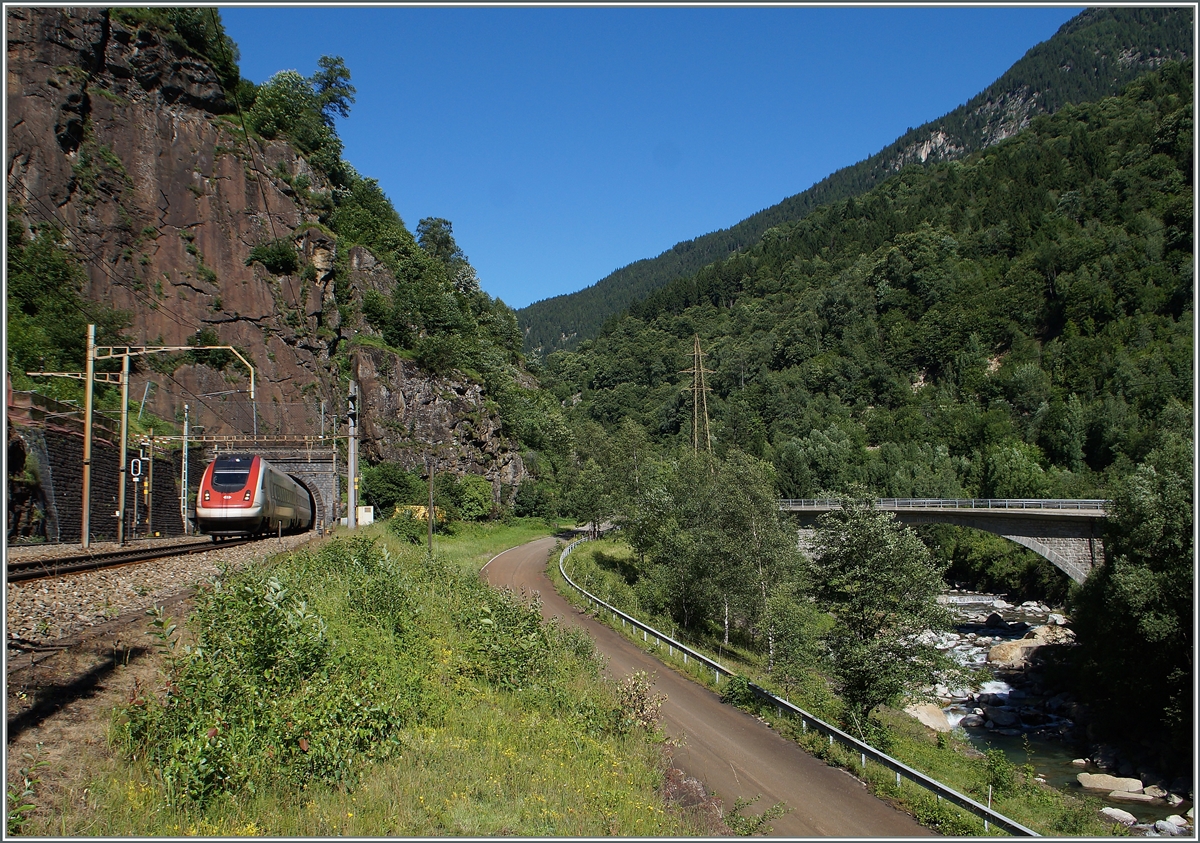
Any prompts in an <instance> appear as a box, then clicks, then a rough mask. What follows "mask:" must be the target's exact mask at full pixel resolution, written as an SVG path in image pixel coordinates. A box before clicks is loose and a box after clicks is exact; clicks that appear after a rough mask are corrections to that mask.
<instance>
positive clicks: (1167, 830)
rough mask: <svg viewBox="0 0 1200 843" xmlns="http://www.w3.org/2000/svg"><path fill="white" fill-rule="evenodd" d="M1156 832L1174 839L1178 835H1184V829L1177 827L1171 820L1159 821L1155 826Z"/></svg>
mask: <svg viewBox="0 0 1200 843" xmlns="http://www.w3.org/2000/svg"><path fill="white" fill-rule="evenodd" d="M1154 830H1155V831H1157V832H1158V833H1159V834H1169V835H1171V836H1172V837H1174V836H1175V835H1177V834H1183V832H1184V829H1182V828H1180V827H1179V826H1177V825H1175V823H1173V822H1171V821H1170V820H1159V821H1158V822H1156V823H1155V824H1154Z"/></svg>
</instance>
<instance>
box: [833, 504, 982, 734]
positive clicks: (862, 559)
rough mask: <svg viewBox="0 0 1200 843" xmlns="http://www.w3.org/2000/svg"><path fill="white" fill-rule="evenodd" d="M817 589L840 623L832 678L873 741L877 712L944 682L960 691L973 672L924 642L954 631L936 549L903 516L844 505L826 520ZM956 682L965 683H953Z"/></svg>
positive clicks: (866, 506) (857, 723) (859, 729)
mask: <svg viewBox="0 0 1200 843" xmlns="http://www.w3.org/2000/svg"><path fill="white" fill-rule="evenodd" d="M811 581H812V582H813V583H814V584H815V587H814V588H813V589H812V591H813V593H814V595H815V596H816V598H817V601H818V602H819V604H820V605H821V606H824V607H827V609H828V611H829V613H830V614H831V615H832V616H833V618H834V623H833V627H832V628H831V629H830V631H829V632H828V633H827V636H826V640H827V642H828V645H829V672H830V674H831V676H832V677H833V679H834V683H835V687H836V688H837V690H838V692H839V694H840V695H841V697H842V700H843V702H844V703H845V704H846V707H847V709H848V711H849V713H850V715H851V720H852V721H853V723H854V725H855V726H856V727H857V729H856V731H857V733H858V734H859V735H860V736H861V737H862V738H863V739H868V738H867V735H868V734H869V732H870V731H871V722H870V718H871V712H872V711H874V710H875V709H876V708H877V707H879V706H881V705H896V704H897V703H899V702H900V701H902V700H904V699H907V698H910V697H912V696H914V695H915V694H916V693H918V692H919V691H921V690H922V689H924V688H926V687H928V686H929V685H930V684H931V681H930V680H931V678H933V677H938V678H939V679H940V680H941V681H942V683H943V684H950V685H959V684H961V681H962V680H963V679H966V678H967V677H966V673H965V671H962V670H959V669H957V666H956V665H955V663H954V661H953V660H952V659H950V658H949V657H948V656H946V655H945V654H943V653H941V652H939V651H938V650H937V649H936V648H935V647H934V646H933V644H931V643H928V642H926V641H924V640H923V639H922V637H921V636H922V634H923V633H924V632H925V631H926V630H935V631H937V630H945V629H949V628H950V626H951V619H950V613H949V612H948V611H947V610H946V609H945V608H944V607H943V606H941V605H940V604H939V603H938V602H937V598H938V595H940V594H941V593H942V591H943V590H944V589H945V583H944V582H943V580H942V570H941V568H940V567H939V566H938V565H937V564H935V562H934V560H933V557H932V555H931V554H930V552H929V549H928V548H927V547H926V546H925V545H924V543H923V542H922V541H921V540H920V539H919V538H918V537H917V534H916V533H915V532H914V531H913V530H912V529H909V528H905V527H902V526H901V525H900V524H898V523H897V522H896V520H895V515H893V514H892V513H886V512H877V511H876V510H875V509H874V508H873V507H872V506H871V503H870V501H869V500H857V501H855V500H844V501H843V502H842V508H841V509H839V510H834V511H833V512H828V513H826V514H824V515H822V516H821V517H820V518H819V519H818V521H817V530H816V538H815V540H814V542H813V555H812V574H811ZM950 675H954V676H956V677H957V678H959V680H960V681H955V682H947V681H946V677H947V676H950Z"/></svg>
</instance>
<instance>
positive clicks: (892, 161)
mask: <svg viewBox="0 0 1200 843" xmlns="http://www.w3.org/2000/svg"><path fill="white" fill-rule="evenodd" d="M1192 17H1193V15H1192V10H1191V9H1190V8H1173V9H1149V8H1127V9H1121V8H1102V9H1089V10H1087V11H1085V12H1083V13H1082V14H1080V15H1079V16H1077V17H1075V18H1074V19H1072V20H1070V21H1068V22H1067V23H1066V24H1064V25H1063V26H1062V28H1061V29H1060V30H1059V31H1058V32H1057V33H1056V34H1055V35H1054V37H1052V38H1051V39H1049V40H1048V41H1046V42H1044V43H1042V44H1039V45H1037V46H1036V47H1034V48H1032V49H1031V50H1030V51H1029V52H1028V53H1026V55H1025V56H1024V57H1023V58H1022V59H1021V60H1020V61H1018V62H1017V63H1016V64H1014V65H1013V66H1012V68H1011V69H1010V70H1009V71H1008V72H1007V73H1005V74H1004V75H1003V76H1001V77H1000V78H999V79H997V80H996V81H995V82H994V83H993V84H992V85H990V86H989V87H988V88H987V89H986V90H985V91H983V92H982V93H980V94H979V95H978V96H976V97H974V98H973V99H972V100H971V101H970V102H968V103H966V104H965V105H962V106H960V107H959V108H956V109H955V110H954V111H952V112H950V113H949V114H947V115H945V116H944V117H941V118H939V119H937V120H932V121H930V122H928V123H926V124H924V125H922V126H919V127H917V128H915V129H910V130H909V131H908V132H906V133H905V134H904V135H902V136H901V137H899V138H897V139H896V141H895V142H894V143H892V144H890V145H889V146H887V147H886V148H884V149H883V150H881V151H880V152H878V153H876V154H875V155H873V156H871V157H870V158H867V159H866V160H864V161H860V162H859V163H857V164H854V165H853V166H850V167H846V168H844V169H841V170H838V171H837V172H835V173H833V174H832V175H830V176H828V177H826V178H825V179H822V180H821V181H819V182H817V183H816V184H815V185H813V186H812V187H810V188H808V189H807V190H805V191H803V192H802V193H799V194H796V195H795V196H791V197H789V198H787V199H784V200H783V201H782V202H780V203H779V204H777V205H774V206H772V207H770V208H767V209H766V210H763V211H760V212H759V213H757V214H754V215H753V216H751V217H748V218H747V219H745V220H743V221H742V222H740V223H738V224H736V225H734V226H732V227H730V228H727V229H723V230H721V231H716V232H713V233H711V234H706V235H704V236H702V237H697V238H695V239H694V240H688V241H685V242H682V243H677V244H676V245H675V246H673V247H672V248H671V249H668V250H667V251H665V252H663V253H662V254H661V255H659V256H658V257H656V258H652V259H645V260H640V261H636V262H634V263H632V264H630V265H628V266H626V267H623V268H621V269H618V270H617V271H615V272H613V273H612V274H610V275H608V276H607V277H605V278H603V279H602V280H600V281H598V282H596V283H595V284H593V285H592V286H590V287H587V288H586V289H583V290H580V291H578V292H575V293H569V294H565V295H560V296H555V297H553V298H549V299H544V300H542V301H539V302H535V303H534V304H531V305H529V306H528V307H525V308H522V309H521V310H519V311H517V318H518V322H519V324H520V326H521V330H522V331H523V332H524V334H525V348H526V350H528V351H533V350H540V351H542V352H543V353H544V354H549V353H551V352H552V351H555V350H557V349H564V348H566V349H569V348H574V347H576V346H577V345H578V343H579V342H581V341H582V340H585V339H588V338H591V337H594V336H596V334H597V333H598V332H599V330H600V327H601V325H603V324H604V322H605V320H607V319H608V318H609V317H611V316H613V315H614V314H617V313H620V312H622V311H624V310H625V309H626V308H627V307H629V306H630V305H631V304H632V303H633V302H634V301H637V300H639V299H641V298H644V297H645V296H646V295H648V294H649V293H651V292H652V291H654V290H656V289H658V288H659V287H661V286H663V285H664V284H666V283H668V282H669V281H671V280H673V279H675V278H678V277H681V276H686V275H691V274H692V273H694V272H696V271H697V270H699V269H700V268H701V267H703V266H706V265H708V264H710V263H712V262H713V261H717V260H721V259H723V258H725V257H728V256H729V255H730V254H732V253H734V252H737V251H739V250H744V249H747V248H749V247H750V246H752V245H753V244H755V243H757V242H758V240H759V238H760V237H761V236H762V233H763V232H764V231H766V230H767V229H769V228H771V227H773V226H777V225H780V224H781V223H784V222H787V221H794V220H798V219H801V218H803V217H804V216H805V215H807V214H809V213H811V212H812V211H813V210H814V209H815V208H818V207H820V206H822V205H826V204H828V203H830V202H836V201H840V200H843V199H846V198H848V197H850V196H858V195H860V194H862V193H863V192H865V191H867V190H869V189H871V188H872V187H874V186H875V185H877V184H879V183H880V182H881V181H882V180H884V179H885V178H887V177H888V176H890V175H892V174H893V173H895V172H896V171H897V170H898V169H899V168H900V167H902V166H905V165H907V164H912V163H921V164H932V163H935V162H938V161H942V160H949V159H955V158H959V157H961V156H963V155H965V154H968V153H970V152H974V151H978V150H980V149H983V148H985V147H987V146H989V145H991V144H993V143H996V142H998V141H1000V140H1003V139H1004V138H1007V137H1010V136H1011V135H1013V134H1015V133H1016V132H1017V131H1019V130H1021V129H1022V128H1024V127H1025V126H1027V125H1028V124H1029V121H1030V119H1031V118H1032V117H1033V116H1035V115H1037V114H1041V113H1053V112H1054V111H1057V110H1058V109H1059V108H1061V107H1062V106H1064V105H1066V104H1068V103H1081V102H1089V101H1093V100H1097V99H1099V98H1101V97H1104V96H1111V95H1112V94H1115V93H1116V92H1117V91H1119V90H1120V89H1121V87H1122V86H1124V85H1126V84H1128V83H1129V82H1130V81H1131V80H1132V79H1134V78H1136V77H1137V76H1138V75H1139V74H1141V73H1144V72H1146V71H1147V70H1149V69H1152V68H1154V67H1157V66H1159V65H1160V64H1161V63H1162V62H1163V61H1164V60H1168V59H1179V60H1182V59H1186V58H1188V57H1189V56H1191V44H1192Z"/></svg>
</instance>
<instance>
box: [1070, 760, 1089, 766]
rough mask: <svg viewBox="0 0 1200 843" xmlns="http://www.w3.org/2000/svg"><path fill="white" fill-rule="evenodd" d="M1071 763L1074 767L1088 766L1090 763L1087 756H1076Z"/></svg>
mask: <svg viewBox="0 0 1200 843" xmlns="http://www.w3.org/2000/svg"><path fill="white" fill-rule="evenodd" d="M1071 765H1072V766H1074V767H1086V766H1087V765H1088V760H1087V759H1086V758H1076V759H1075V760H1074V761H1072V762H1071Z"/></svg>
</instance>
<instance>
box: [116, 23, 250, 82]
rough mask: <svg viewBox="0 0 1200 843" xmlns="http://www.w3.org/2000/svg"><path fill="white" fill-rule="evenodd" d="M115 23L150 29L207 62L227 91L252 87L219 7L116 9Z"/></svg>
mask: <svg viewBox="0 0 1200 843" xmlns="http://www.w3.org/2000/svg"><path fill="white" fill-rule="evenodd" d="M108 14H109V15H110V16H111V17H112V19H113V20H116V21H118V22H119V23H122V24H125V25H126V26H129V27H132V28H134V29H140V28H142V27H144V26H145V27H150V28H153V29H154V30H156V31H157V32H160V33H162V34H163V35H165V36H166V37H167V39H168V40H169V41H171V42H172V43H174V44H176V45H178V46H180V47H183V48H184V49H185V50H186V51H188V52H190V53H192V54H193V55H195V56H197V57H199V58H202V59H204V60H205V61H207V62H208V63H209V64H210V65H212V68H213V70H215V71H216V73H217V77H218V78H219V79H220V80H221V86H222V87H223V88H224V89H225V90H226V91H227V92H230V93H232V92H235V91H237V90H239V86H245V85H250V86H251V87H253V83H249V82H248V81H247V80H243V79H242V78H241V73H240V72H239V70H238V66H237V60H238V48H237V45H236V44H234V43H233V39H232V38H230V37H229V36H228V35H227V34H226V33H225V28H224V27H223V26H222V25H221V13H220V12H219V11H218V10H217V9H215V8H203V7H202V8H193V7H174V8H170V7H145V8H127V7H114V8H112V9H109V10H108Z"/></svg>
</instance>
